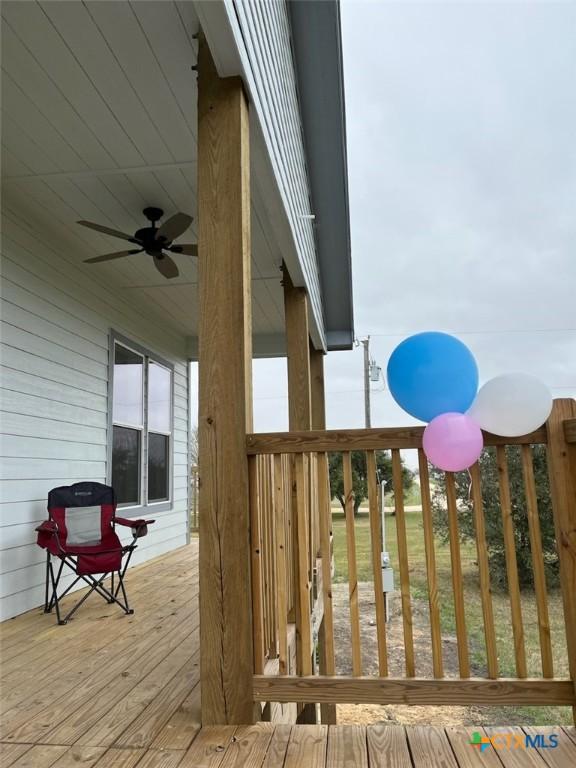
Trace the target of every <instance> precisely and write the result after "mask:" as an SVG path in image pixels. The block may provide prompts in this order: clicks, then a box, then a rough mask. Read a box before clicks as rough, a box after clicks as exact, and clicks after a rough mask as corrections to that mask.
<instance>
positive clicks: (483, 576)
mask: <svg viewBox="0 0 576 768" xmlns="http://www.w3.org/2000/svg"><path fill="white" fill-rule="evenodd" d="M470 481H471V484H472V503H473V507H474V527H475V530H476V552H477V555H478V573H479V577H480V599H481V601H482V616H483V620H484V639H485V642H486V665H487V669H488V677H490V678H492V679H493V680H495V679H496V678H497V677H498V650H497V648H496V633H495V632H494V609H493V606H492V589H491V587H490V565H489V561H488V548H487V546H486V526H485V524H484V506H483V502H482V481H481V478H480V466H479V465H478V463H476V464H474V465H473V466H472V467H470Z"/></svg>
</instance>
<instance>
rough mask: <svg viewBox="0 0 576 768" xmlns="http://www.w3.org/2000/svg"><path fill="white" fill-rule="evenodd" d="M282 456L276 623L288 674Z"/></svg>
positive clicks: (277, 488)
mask: <svg viewBox="0 0 576 768" xmlns="http://www.w3.org/2000/svg"><path fill="white" fill-rule="evenodd" d="M283 479H284V478H283V472H282V456H281V455H280V454H276V455H275V456H274V515H275V518H276V526H275V532H274V533H275V544H274V549H275V551H276V623H277V626H278V665H279V672H280V674H281V675H287V674H288V597H287V583H286V582H287V578H286V510H285V500H286V498H285V494H284V486H283Z"/></svg>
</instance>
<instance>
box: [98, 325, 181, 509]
mask: <svg viewBox="0 0 576 768" xmlns="http://www.w3.org/2000/svg"><path fill="white" fill-rule="evenodd" d="M117 344H119V345H120V346H122V347H125V348H126V349H128V350H130V351H131V352H134V353H135V354H137V355H141V356H142V358H143V366H142V368H143V370H142V374H143V375H142V409H143V413H142V429H141V430H140V436H141V437H140V477H139V483H140V500H139V502H138V503H137V504H118V509H119V510H122V513H123V514H126V515H127V516H128V517H132V516H137V515H138V514H140V513H142V512H143V511H145V510H150V511H152V510H153V511H155V512H163V511H165V510H171V509H172V508H173V500H174V365H173V364H172V363H170V362H169V361H168V360H165V359H164V358H163V357H161V356H160V355H157V354H156V353H155V352H153V351H152V350H150V349H147V348H146V347H143V346H142V345H141V344H138V343H137V342H135V341H133V340H132V339H129V338H127V337H126V336H124V335H123V334H121V333H118V332H117V331H115V330H113V329H112V330H111V331H110V345H109V351H108V359H109V365H108V430H107V439H106V459H107V460H106V482H107V483H108V484H111V482H112V449H113V442H114V441H113V429H114V426H119V427H126V428H129V429H138V428H137V427H134V426H133V425H127V424H123V423H121V422H115V421H114V361H115V350H116V345H117ZM150 361H151V362H153V363H157V364H158V365H160V366H162V367H163V368H166V369H167V370H168V371H169V373H170V432H169V433H168V432H158V430H155V429H153V430H151V431H152V433H153V434H162V435H165V436H167V437H168V498H167V499H161V500H159V501H148V450H149V448H148V434H149V431H148V366H149V363H150Z"/></svg>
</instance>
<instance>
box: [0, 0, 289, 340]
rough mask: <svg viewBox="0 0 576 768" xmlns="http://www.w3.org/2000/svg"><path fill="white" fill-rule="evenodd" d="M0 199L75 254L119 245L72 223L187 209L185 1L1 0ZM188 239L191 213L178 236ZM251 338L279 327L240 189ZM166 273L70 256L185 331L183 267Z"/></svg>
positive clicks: (189, 268)
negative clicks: (247, 238)
mask: <svg viewBox="0 0 576 768" xmlns="http://www.w3.org/2000/svg"><path fill="white" fill-rule="evenodd" d="M2 21H3V23H2V110H3V117H2V123H3V124H2V177H3V179H2V180H3V195H4V202H5V204H6V205H7V206H8V207H9V208H11V209H12V210H15V211H17V212H18V214H19V215H20V216H21V217H23V218H26V220H27V221H29V222H30V223H31V224H32V226H33V227H34V228H35V229H37V230H38V231H39V232H40V233H42V235H43V236H45V237H50V238H52V239H53V240H54V241H58V242H60V243H62V242H64V243H66V245H67V247H69V250H70V254H72V255H73V256H74V258H77V261H78V263H81V262H82V261H83V260H84V259H86V258H88V257H90V256H95V255H98V254H101V253H107V252H111V251H116V250H123V248H124V245H123V244H122V242H121V241H120V240H117V239H114V238H111V237H108V236H105V235H101V234H98V233H96V232H93V231H90V230H88V229H85V228H83V227H80V226H78V225H77V224H75V222H76V221H77V220H79V219H87V220H90V221H94V222H97V223H100V224H104V225H106V226H110V227H113V228H116V229H120V230H122V231H124V232H128V233H130V234H132V233H133V232H134V231H135V230H136V229H138V228H140V227H142V226H146V220H145V219H144V217H143V216H142V213H141V211H142V208H144V207H146V206H150V205H153V206H157V207H160V208H162V209H164V211H165V214H166V216H169V215H171V214H172V213H175V212H176V211H184V212H186V213H189V214H190V215H192V216H194V217H195V216H196V132H197V125H196V124H197V112H196V101H197V91H196V74H195V72H194V71H193V70H192V66H193V65H194V64H195V62H196V41H195V40H194V38H193V35H194V34H195V32H196V31H197V28H198V21H197V18H196V15H195V12H194V8H193V4H192V3H191V2H189V1H184V2H172V1H171V0H165V1H164V2H151V1H148V0H140V1H138V2H125V1H124V0H119V1H117V2H86V3H81V2H67V1H64V2H52V1H51V2H46V3H36V2H20V1H19V0H12V1H8V2H3V3H2ZM179 241H180V242H196V232H195V227H194V222H193V224H192V226H191V227H190V229H189V230H188V231H187V232H186V233H185V234H184V235H183V236H182V237H181V238H179ZM252 247H253V324H254V333H255V334H258V335H260V334H266V335H268V334H280V333H282V332H283V327H284V312H283V301H282V289H281V285H280V271H279V266H280V256H279V253H278V249H277V248H276V247H275V244H274V240H273V237H272V235H271V233H270V229H269V227H268V226H267V222H266V218H265V215H264V213H263V208H262V206H260V205H259V204H258V199H257V198H255V199H253V208H252ZM174 259H175V261H176V262H177V264H178V267H179V270H180V277H178V278H176V279H175V280H171V281H166V280H165V279H164V278H162V277H161V275H160V274H159V273H158V272H157V271H156V269H155V268H154V266H153V264H152V260H151V259H150V257H148V256H147V255H146V254H136V255H133V256H129V257H126V258H125V259H120V260H117V261H113V262H109V263H104V264H96V265H84V266H83V269H86V270H87V271H88V270H94V271H98V275H99V276H104V277H105V279H106V281H107V282H108V283H109V284H110V285H111V286H113V287H114V288H116V289H118V290H121V291H123V292H124V293H125V295H126V297H127V299H129V300H130V301H131V302H133V303H135V304H136V305H140V306H141V307H150V303H151V300H152V301H153V303H154V306H155V308H156V310H157V311H158V312H159V313H160V314H161V315H162V317H163V319H164V322H166V323H167V324H168V325H169V326H170V327H172V328H173V329H174V330H177V331H179V332H181V333H184V334H186V335H188V336H192V337H193V336H195V335H196V318H197V298H196V293H197V287H196V279H197V278H196V263H195V260H194V259H193V258H191V257H186V256H175V257H174Z"/></svg>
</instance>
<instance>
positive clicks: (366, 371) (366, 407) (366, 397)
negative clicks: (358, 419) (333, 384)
mask: <svg viewBox="0 0 576 768" xmlns="http://www.w3.org/2000/svg"><path fill="white" fill-rule="evenodd" d="M362 345H363V346H364V422H365V424H364V426H365V427H366V429H370V426H371V420H370V336H368V337H367V338H365V339H362Z"/></svg>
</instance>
